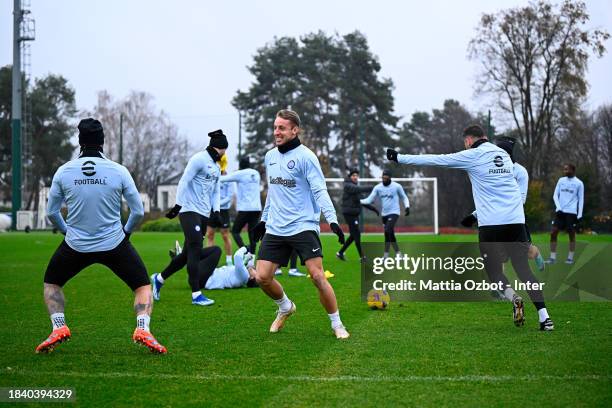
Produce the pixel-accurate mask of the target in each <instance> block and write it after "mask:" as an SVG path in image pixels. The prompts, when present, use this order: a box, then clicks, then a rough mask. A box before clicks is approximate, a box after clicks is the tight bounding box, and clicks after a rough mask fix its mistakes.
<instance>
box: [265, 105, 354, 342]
mask: <svg viewBox="0 0 612 408" xmlns="http://www.w3.org/2000/svg"><path fill="white" fill-rule="evenodd" d="M299 133H300V117H299V116H298V114H297V113H295V112H293V111H291V110H285V109H283V110H280V111H279V112H278V113H277V114H276V119H275V120H274V139H275V142H276V148H274V149H272V150H270V151H268V152H267V153H266V157H265V159H264V162H265V166H266V178H267V180H268V195H267V197H266V205H265V207H264V210H263V212H262V215H261V221H260V222H259V223H258V224H257V226H256V227H255V229H254V231H253V232H254V238H255V240H256V241H258V240H259V239H261V238H262V237H263V240H262V242H261V245H260V247H259V256H258V259H257V282H258V283H259V286H260V287H261V289H262V290H263V291H264V292H265V293H266V294H267V295H268V296H269V297H270V298H272V299H273V300H274V302H276V304H277V305H278V313H277V316H276V319H275V320H274V322H272V326H270V332H272V333H276V332H278V331H279V330H280V329H282V328H283V326H284V324H285V321H286V320H287V318H288V317H289V316H291V315H292V314H293V313H295V304H294V303H293V302H292V301H291V300H289V298H288V297H287V295H286V294H285V292H284V290H283V287H282V286H281V284H280V283H279V282H278V281H277V280H276V279H274V271H276V269H277V268H278V266H279V265H282V266H286V265H287V261H288V260H289V256H290V255H291V251H292V250H293V249H295V250H296V251H297V252H298V254H299V256H300V258H301V259H302V262H303V263H305V264H306V269H307V270H308V273H309V274H310V276H311V278H312V281H313V283H314V284H315V286H316V287H317V289H318V290H319V299H320V301H321V304H322V305H323V307H324V308H325V310H326V311H327V313H328V315H329V318H330V320H331V326H332V329H333V331H334V333H335V335H336V337H337V338H338V339H346V338H348V337H349V333H348V332H347V331H346V329H345V328H344V325H343V324H342V321H341V320H340V312H339V311H338V304H337V302H336V295H335V294H334V289H333V288H332V287H331V285H330V284H329V282H328V281H327V278H326V277H325V273H324V272H323V260H322V258H323V248H322V247H321V241H320V239H319V219H320V216H321V211H323V214H324V215H325V219H326V220H327V222H328V223H329V225H330V227H331V229H332V231H333V232H334V233H335V234H336V235H338V239H339V241H340V243H341V244H343V243H344V233H343V232H342V230H341V229H340V226H339V225H338V219H337V218H336V211H335V210H334V206H333V204H332V202H331V199H330V198H329V194H328V193H327V188H326V185H325V178H324V177H323V171H321V166H320V164H319V160H318V159H317V156H316V155H315V154H314V153H313V152H312V151H311V150H310V149H308V148H307V147H306V146H304V145H302V144H301V143H300V139H299V138H298V134H299Z"/></svg>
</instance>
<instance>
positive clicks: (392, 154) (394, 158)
mask: <svg viewBox="0 0 612 408" xmlns="http://www.w3.org/2000/svg"><path fill="white" fill-rule="evenodd" d="M387 159H388V160H391V161H394V162H396V163H397V151H395V150H393V149H387Z"/></svg>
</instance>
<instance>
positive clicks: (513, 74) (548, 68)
mask: <svg viewBox="0 0 612 408" xmlns="http://www.w3.org/2000/svg"><path fill="white" fill-rule="evenodd" d="M588 21H589V15H588V13H587V10H586V6H585V4H584V2H582V1H572V0H565V1H564V2H563V3H562V4H561V5H560V6H553V5H552V4H551V3H549V2H547V1H538V2H531V3H529V5H528V6H526V7H520V8H513V9H508V10H503V11H500V12H498V13H496V14H484V15H483V16H482V18H481V20H480V24H479V26H478V27H477V29H476V36H475V37H474V38H473V39H472V41H471V42H470V44H469V47H468V53H469V57H470V58H471V59H473V60H477V61H480V62H481V63H482V70H481V75H480V80H479V81H478V83H477V93H479V94H489V95H493V97H494V98H496V99H497V101H498V105H499V107H500V108H501V109H502V111H504V112H506V113H508V114H509V115H510V117H511V118H512V120H513V122H514V125H515V126H516V130H517V134H518V135H519V137H520V139H521V142H522V144H523V148H524V149H525V152H526V154H527V168H528V170H529V173H530V174H532V175H533V176H534V177H536V178H539V177H543V176H546V175H547V174H548V172H549V171H550V169H551V164H552V155H551V151H552V150H553V149H554V148H555V143H556V137H557V133H558V131H559V129H560V127H561V126H562V122H563V119H564V118H565V117H567V116H572V115H575V114H576V113H577V112H578V111H579V110H580V105H581V103H582V102H583V100H584V97H585V96H586V93H587V90H588V84H587V81H586V78H585V72H586V69H587V64H588V59H589V56H590V54H591V52H592V53H594V54H595V55H596V56H598V57H601V56H602V55H603V54H604V52H605V47H604V42H605V41H606V40H607V39H608V38H609V37H610V35H609V33H607V32H606V31H603V30H597V29H595V30H587V29H584V25H585V24H586V23H587V22H588Z"/></svg>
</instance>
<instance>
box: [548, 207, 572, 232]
mask: <svg viewBox="0 0 612 408" xmlns="http://www.w3.org/2000/svg"><path fill="white" fill-rule="evenodd" d="M577 222H578V216H577V215H576V214H570V213H565V212H563V211H557V213H556V214H555V219H554V220H553V222H552V225H554V226H555V227H557V228H558V229H560V230H566V231H567V232H572V231H574V230H575V229H576V223H577Z"/></svg>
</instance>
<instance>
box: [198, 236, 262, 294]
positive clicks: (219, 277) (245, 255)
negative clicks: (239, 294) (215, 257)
mask: <svg viewBox="0 0 612 408" xmlns="http://www.w3.org/2000/svg"><path fill="white" fill-rule="evenodd" d="M233 263H234V264H233V265H224V266H221V267H219V268H215V270H214V272H213V274H212V275H211V277H210V278H209V279H208V281H207V282H206V289H208V290H215V289H237V288H242V287H247V288H254V287H257V286H258V285H257V281H256V280H255V265H254V263H253V254H250V253H249V252H248V250H247V248H246V247H242V248H240V249H238V250H237V251H236V253H235V254H234V260H233Z"/></svg>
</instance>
